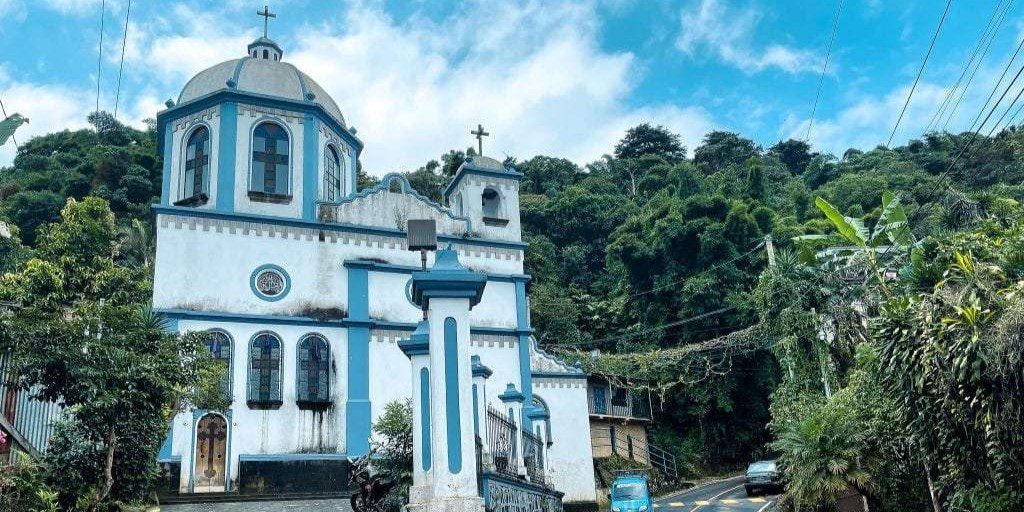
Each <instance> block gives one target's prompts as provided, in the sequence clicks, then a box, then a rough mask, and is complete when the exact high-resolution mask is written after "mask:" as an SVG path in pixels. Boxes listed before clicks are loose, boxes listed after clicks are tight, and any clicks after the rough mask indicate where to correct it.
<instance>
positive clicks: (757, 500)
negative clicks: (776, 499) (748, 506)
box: [747, 498, 765, 503]
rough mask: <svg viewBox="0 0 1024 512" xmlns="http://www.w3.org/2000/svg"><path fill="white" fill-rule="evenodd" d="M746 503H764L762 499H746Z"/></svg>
mask: <svg viewBox="0 0 1024 512" xmlns="http://www.w3.org/2000/svg"><path fill="white" fill-rule="evenodd" d="M747 501H749V502H751V503H764V502H765V499H764V498H747Z"/></svg>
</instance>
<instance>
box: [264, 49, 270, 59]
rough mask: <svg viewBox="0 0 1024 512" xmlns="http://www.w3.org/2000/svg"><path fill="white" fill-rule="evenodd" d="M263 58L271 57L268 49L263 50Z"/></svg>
mask: <svg viewBox="0 0 1024 512" xmlns="http://www.w3.org/2000/svg"><path fill="white" fill-rule="evenodd" d="M263 58H264V59H269V58H270V52H268V51H267V50H263Z"/></svg>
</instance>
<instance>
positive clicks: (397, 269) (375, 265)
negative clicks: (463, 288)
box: [344, 260, 532, 283]
mask: <svg viewBox="0 0 1024 512" xmlns="http://www.w3.org/2000/svg"><path fill="white" fill-rule="evenodd" d="M344 265H345V268H365V269H367V270H372V271H374V272H386V273H390V274H412V273H413V272H420V271H421V270H423V269H422V268H420V267H418V266H415V265H395V264H392V263H380V262H377V261H367V260H347V261H345V263H344ZM479 273H480V274H484V275H486V276H487V280H488V281H500V282H507V283H515V282H519V281H523V282H528V281H530V279H532V277H531V276H529V275H527V274H492V273H490V272H479Z"/></svg>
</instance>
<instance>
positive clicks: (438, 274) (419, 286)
mask: <svg viewBox="0 0 1024 512" xmlns="http://www.w3.org/2000/svg"><path fill="white" fill-rule="evenodd" d="M485 286H487V276H485V275H483V274H477V273H475V272H471V271H469V270H467V269H466V267H464V266H462V263H460V262H459V255H458V253H457V252H455V251H454V250H452V249H451V248H448V249H441V250H439V251H437V254H436V256H435V257H434V266H433V267H432V268H431V269H430V270H429V271H418V272H413V273H412V300H413V302H414V303H415V304H416V305H418V306H421V307H422V308H423V309H427V308H429V307H430V299H433V298H464V299H469V308H470V309H473V306H475V305H477V304H479V303H480V299H481V298H482V297H483V293H484V287H485Z"/></svg>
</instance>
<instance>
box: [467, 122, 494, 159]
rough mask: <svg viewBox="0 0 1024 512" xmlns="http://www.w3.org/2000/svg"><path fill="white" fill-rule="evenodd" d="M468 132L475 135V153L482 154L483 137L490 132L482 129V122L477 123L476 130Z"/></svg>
mask: <svg viewBox="0 0 1024 512" xmlns="http://www.w3.org/2000/svg"><path fill="white" fill-rule="evenodd" d="M469 133H470V134H471V135H476V144H477V155H479V156H484V137H487V136H489V135H490V133H488V132H485V131H484V125H482V124H477V125H476V130H475V131H470V132H469Z"/></svg>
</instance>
